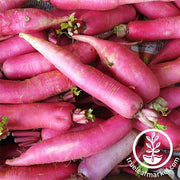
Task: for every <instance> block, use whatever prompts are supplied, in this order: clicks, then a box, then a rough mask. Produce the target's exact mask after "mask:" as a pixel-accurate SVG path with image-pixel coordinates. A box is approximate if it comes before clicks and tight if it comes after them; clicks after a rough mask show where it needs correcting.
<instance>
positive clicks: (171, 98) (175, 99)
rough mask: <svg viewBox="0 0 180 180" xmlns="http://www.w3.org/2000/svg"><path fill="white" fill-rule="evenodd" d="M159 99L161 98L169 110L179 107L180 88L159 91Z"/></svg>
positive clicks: (167, 88)
mask: <svg viewBox="0 0 180 180" xmlns="http://www.w3.org/2000/svg"><path fill="white" fill-rule="evenodd" d="M159 96H160V97H163V98H164V99H165V100H166V101H167V103H168V105H167V107H168V108H169V109H174V108H177V107H178V106H180V87H166V88H163V89H161V91H160V95H159Z"/></svg>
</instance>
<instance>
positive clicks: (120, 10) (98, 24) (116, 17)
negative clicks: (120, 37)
mask: <svg viewBox="0 0 180 180" xmlns="http://www.w3.org/2000/svg"><path fill="white" fill-rule="evenodd" d="M135 18H136V10H135V8H134V7H133V6H132V5H122V6H119V7H117V8H115V9H112V10H108V11H88V12H86V13H84V14H83V15H81V16H80V17H79V19H78V21H79V20H80V21H82V22H83V24H84V25H83V27H80V28H81V29H82V31H80V33H83V34H87V35H96V34H101V33H104V32H107V31H109V30H111V29H113V27H114V26H117V25H119V24H120V23H127V22H129V21H132V20H134V19H135ZM75 32H76V31H74V34H76V33H75ZM72 33H73V32H72Z"/></svg>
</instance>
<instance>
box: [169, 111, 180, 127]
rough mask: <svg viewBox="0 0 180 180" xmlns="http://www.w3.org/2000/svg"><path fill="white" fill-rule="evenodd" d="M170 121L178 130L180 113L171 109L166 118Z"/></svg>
mask: <svg viewBox="0 0 180 180" xmlns="http://www.w3.org/2000/svg"><path fill="white" fill-rule="evenodd" d="M167 118H168V119H169V120H170V121H172V122H173V123H174V124H176V125H177V126H179V128H180V112H179V111H177V110H176V109H173V110H172V111H171V113H170V114H169V115H168V117H167Z"/></svg>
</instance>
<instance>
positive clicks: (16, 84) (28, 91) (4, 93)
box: [0, 70, 74, 103]
mask: <svg viewBox="0 0 180 180" xmlns="http://www.w3.org/2000/svg"><path fill="white" fill-rule="evenodd" d="M73 86H74V83H73V82H72V81H71V80H69V79H68V78H67V77H66V76H64V75H63V74H62V73H61V72H59V71H57V70H54V71H50V72H47V73H42V74H39V75H37V76H34V77H33V78H31V79H26V80H24V81H13V80H5V79H0V94H1V96H0V103H30V102H35V101H40V100H43V99H46V98H48V97H51V96H53V95H55V94H59V93H62V92H65V91H67V90H69V89H70V88H72V87H73Z"/></svg>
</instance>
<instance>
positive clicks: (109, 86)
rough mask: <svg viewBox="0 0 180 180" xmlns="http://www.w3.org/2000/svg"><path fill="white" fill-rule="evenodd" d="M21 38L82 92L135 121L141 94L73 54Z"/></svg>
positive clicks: (41, 40)
mask: <svg viewBox="0 0 180 180" xmlns="http://www.w3.org/2000/svg"><path fill="white" fill-rule="evenodd" d="M20 36H21V37H23V38H24V39H26V40H27V41H28V42H30V44H31V45H33V46H34V47H35V48H36V49H37V50H38V51H39V52H40V53H42V54H43V56H44V57H46V58H47V59H48V60H49V61H50V62H51V63H52V64H54V65H55V66H56V68H57V69H59V70H60V71H61V72H62V73H64V74H65V75H66V76H67V77H69V78H70V79H71V80H72V81H73V82H74V83H75V84H76V85H77V86H78V87H79V88H81V89H82V90H84V91H86V92H87V93H88V94H90V95H92V96H94V97H95V98H97V99H99V100H100V101H102V102H103V103H105V104H106V105H108V106H109V107H110V108H112V109H113V110H114V111H116V112H117V113H119V114H121V115H122V116H124V117H127V118H132V117H134V116H135V114H136V113H137V112H138V111H139V109H140V108H141V106H142V103H143V102H142V99H141V98H140V97H139V96H138V95H137V94H135V93H134V92H133V91H131V90H130V89H128V88H127V87H125V86H124V85H122V84H121V83H119V82H117V81H115V80H114V79H112V78H110V77H108V76H107V75H105V74H103V73H101V72H100V71H98V70H96V69H95V68H93V67H91V66H88V65H84V64H82V63H81V62H80V61H79V59H77V58H76V57H75V56H73V55H72V54H71V53H70V52H69V51H66V50H65V49H63V48H61V47H59V46H57V45H54V44H52V43H50V42H47V41H45V40H43V39H39V38H36V37H33V36H31V35H28V34H24V33H21V34H20ZM47 49H48V51H47ZM94 87H96V88H94ZM117 102H120V103H117Z"/></svg>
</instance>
